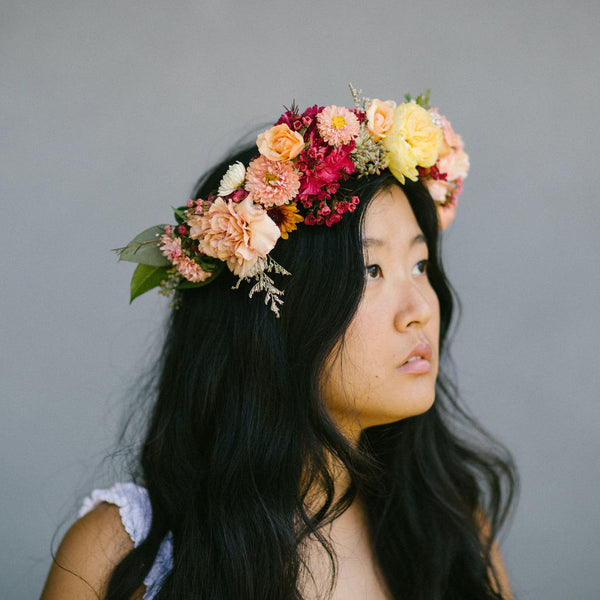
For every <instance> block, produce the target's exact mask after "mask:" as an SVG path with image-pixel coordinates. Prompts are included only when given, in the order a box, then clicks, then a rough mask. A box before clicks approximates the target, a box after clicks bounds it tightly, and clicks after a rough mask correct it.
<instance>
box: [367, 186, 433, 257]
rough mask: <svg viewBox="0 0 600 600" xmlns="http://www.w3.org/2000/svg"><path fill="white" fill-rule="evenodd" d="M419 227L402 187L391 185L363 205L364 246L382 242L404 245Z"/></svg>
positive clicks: (408, 242)
mask: <svg viewBox="0 0 600 600" xmlns="http://www.w3.org/2000/svg"><path fill="white" fill-rule="evenodd" d="M417 236H422V232H421V228H420V227H419V224H418V223H417V219H416V218H415V215H414V213H413V211H412V208H411V207H410V203H409V202H408V198H407V197H406V194H405V193H404V192H403V191H402V189H401V188H400V187H399V186H397V185H394V186H392V187H391V188H389V189H387V190H383V191H381V192H379V193H377V194H376V195H375V197H374V198H373V200H372V201H371V204H370V205H369V207H368V208H367V211H366V213H365V218H364V222H363V244H364V246H365V248H366V249H367V248H374V247H377V246H382V245H390V244H401V245H404V244H406V245H408V244H410V243H411V241H412V240H414V239H415V237H417Z"/></svg>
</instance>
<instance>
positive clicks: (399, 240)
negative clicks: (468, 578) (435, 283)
mask: <svg viewBox="0 0 600 600" xmlns="http://www.w3.org/2000/svg"><path fill="white" fill-rule="evenodd" d="M363 233H364V238H365V240H367V241H368V243H367V244H366V248H365V265H366V268H365V277H366V278H367V284H366V289H365V294H364V296H363V298H362V300H361V302H360V305H359V308H358V311H357V313H356V315H355V316H354V319H353V320H352V322H351V324H350V327H349V328H348V331H347V332H346V335H345V338H344V344H343V345H341V346H340V348H339V349H338V352H335V353H334V356H332V358H331V363H330V368H329V371H328V373H329V375H328V377H327V379H326V380H325V381H324V382H323V393H324V398H325V401H326V403H327V407H328V410H329V412H330V414H331V415H332V417H333V419H334V420H335V421H336V423H337V424H338V426H339V427H340V428H341V430H342V431H344V432H345V433H346V434H347V435H348V436H349V438H350V439H357V438H358V436H359V435H360V432H361V430H362V429H363V428H365V427H369V426H372V425H378V424H383V423H389V422H394V421H398V420H401V419H404V418H406V417H409V416H414V415H417V414H420V413H423V412H425V411H426V410H428V409H429V408H430V407H431V405H432V403H433V401H434V397H435V379H436V377H437V372H438V338H439V321H440V317H439V303H438V300H437V296H436V294H435V292H434V291H433V289H432V288H431V285H430V284H429V281H428V279H427V273H426V261H427V258H428V257H427V246H426V244H425V242H424V240H423V239H422V232H421V230H420V229H419V226H418V224H417V222H416V219H415V217H414V215H413V213H412V210H411V208H410V205H409V203H408V200H407V198H406V196H405V195H404V192H402V190H401V189H400V188H399V187H397V186H394V187H392V188H391V189H390V190H388V191H385V192H382V193H381V194H379V195H378V196H377V197H376V198H374V199H373V201H372V203H371V205H370V206H369V208H368V210H367V212H366V215H365V222H364V232H363ZM422 343H425V344H428V345H429V347H430V349H431V356H430V361H429V362H430V368H429V369H428V370H427V372H425V373H418V374H415V373H411V372H407V369H406V368H403V367H402V366H401V365H402V364H403V363H404V362H405V360H406V358H407V357H408V355H409V354H410V353H411V352H412V351H413V350H414V348H415V346H416V345H417V344H422ZM334 470H335V466H334ZM337 484H339V489H343V488H345V487H346V486H347V484H348V481H347V479H346V478H345V473H344V472H343V471H342V472H339V477H338V478H337V482H336V488H337V487H338V486H337ZM336 491H337V490H336ZM364 514H365V513H364V509H363V507H362V506H361V504H360V499H357V500H356V501H355V502H354V503H353V504H352V505H351V506H350V507H349V509H348V510H347V511H346V512H344V513H343V514H342V515H341V516H340V517H339V518H337V519H336V520H335V521H333V523H331V524H330V525H328V526H327V528H326V531H325V532H324V533H326V534H327V535H328V536H329V538H330V540H331V541H332V544H333V546H334V550H335V552H336V555H337V557H338V566H339V572H338V579H337V583H336V587H335V590H334V592H333V595H332V599H333V600H342V599H343V600H353V599H358V598H361V599H364V598H369V600H389V599H391V596H390V594H389V592H388V591H387V589H386V587H385V585H384V584H383V583H382V578H381V577H380V575H379V573H378V570H377V566H376V564H375V561H374V558H373V555H372V553H371V550H370V547H369V543H368V537H369V536H368V533H367V529H366V522H365V517H364ZM486 527H487V525H486V522H485V519H484V518H483V517H482V535H485V531H486ZM132 548H133V543H132V541H131V540H130V539H129V536H128V534H127V533H126V531H125V530H124V528H123V526H122V524H121V520H120V517H119V511H118V508H117V507H116V506H112V505H109V504H102V505H100V506H98V507H97V508H96V509H94V510H93V511H91V512H90V513H88V514H87V515H86V516H84V517H82V518H81V519H79V521H77V522H76V523H75V524H74V525H73V526H72V527H71V529H70V530H69V531H68V532H67V534H66V536H65V538H64V539H63V541H62V543H61V545H60V547H59V549H58V551H57V554H56V561H55V562H54V563H53V565H52V567H51V569H50V573H49V575H48V580H47V582H46V586H45V587H44V591H43V592H42V597H41V600H59V599H60V600H71V599H72V600H75V599H78V600H88V599H89V600H98V598H104V597H105V595H106V589H107V585H108V581H109V578H110V573H111V572H112V570H113V569H114V567H115V566H116V565H117V564H118V563H119V562H120V561H121V560H122V559H123V558H124V557H125V556H126V555H127V553H128V552H130V551H131V549H132ZM304 551H305V557H306V558H307V561H308V564H309V566H310V570H311V572H312V574H313V576H314V579H310V578H308V577H307V578H305V579H303V577H305V576H306V573H304V575H303V576H301V579H300V586H301V588H302V590H303V592H304V595H305V597H306V598H316V597H321V594H320V591H322V590H324V589H327V587H328V583H329V576H330V573H329V569H328V565H329V563H328V560H327V557H326V555H324V554H323V549H322V547H321V546H320V544H318V543H316V542H311V541H309V542H308V543H307V545H306V546H305V548H304ZM492 559H493V562H494V567H495V570H496V572H497V574H498V578H499V582H498V583H499V586H500V588H501V589H502V590H503V592H504V594H505V596H506V597H507V598H512V594H511V592H510V587H509V583H508V578H507V576H506V571H505V569H504V566H503V564H502V559H501V557H500V553H499V552H498V549H497V547H496V546H494V548H493V552H492ZM59 565H61V566H59ZM142 594H143V587H142V588H140V589H139V590H138V592H137V593H136V594H135V596H134V598H135V599H136V600H139V599H141V597H142Z"/></svg>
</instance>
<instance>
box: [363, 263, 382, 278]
mask: <svg viewBox="0 0 600 600" xmlns="http://www.w3.org/2000/svg"><path fill="white" fill-rule="evenodd" d="M381 275H382V272H381V267H380V266H379V265H368V266H366V267H365V278H366V279H377V277H381Z"/></svg>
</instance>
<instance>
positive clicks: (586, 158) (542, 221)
mask: <svg viewBox="0 0 600 600" xmlns="http://www.w3.org/2000/svg"><path fill="white" fill-rule="evenodd" d="M0 10H1V12H0V89H1V90H2V91H1V98H0V103H1V106H0V119H1V133H0V144H1V152H2V155H1V157H0V185H1V193H2V217H3V218H2V224H3V225H2V234H1V235H0V240H1V242H0V243H1V244H2V250H1V256H2V265H3V267H2V280H1V281H2V296H1V297H2V310H1V311H0V315H1V319H2V337H1V347H2V359H1V369H2V374H1V377H2V379H1V393H2V399H1V402H2V405H1V406H2V411H1V417H0V427H1V432H0V456H2V459H1V460H2V483H1V485H0V515H1V517H0V519H1V524H0V540H1V544H0V562H1V565H2V567H1V569H2V571H1V572H0V590H1V591H0V595H1V597H2V598H15V599H25V598H33V597H35V596H36V595H37V594H38V593H39V591H40V589H41V586H42V582H43V580H44V577H45V574H46V571H47V569H48V567H49V564H50V545H51V538H52V536H53V534H54V533H55V532H56V531H57V530H58V528H59V526H60V525H61V523H62V524H63V525H67V524H68V523H69V522H71V521H72V520H73V518H74V517H75V511H76V507H77V504H78V502H79V501H80V499H81V497H82V495H83V494H84V493H85V492H86V491H88V490H89V489H90V488H91V487H92V486H94V485H102V484H107V483H110V481H112V479H113V478H115V477H119V476H122V475H121V474H120V473H119V470H118V468H117V467H115V466H114V465H115V462H114V461H113V462H112V463H106V462H103V461H102V459H103V457H104V456H105V455H106V453H107V452H108V451H110V450H111V448H112V447H113V442H114V440H115V436H116V434H117V431H118V427H119V422H120V419H121V415H122V412H123V410H124V407H125V406H126V404H127V400H128V398H129V396H130V394H129V390H130V389H131V387H132V386H133V385H134V382H135V377H136V376H137V375H138V374H139V373H140V371H141V370H142V369H143V366H144V365H145V364H147V363H146V362H145V361H146V359H147V358H148V356H150V355H151V353H152V348H153V347H155V344H156V342H157V340H158V339H160V327H161V323H162V319H163V317H164V315H165V311H166V306H165V304H166V303H165V302H164V299H162V298H161V297H159V296H158V295H157V294H154V293H150V294H148V295H147V296H146V297H143V298H140V299H139V300H137V301H136V302H135V304H134V305H132V306H129V305H128V286H129V279H130V276H131V272H132V266H131V265H129V264H124V263H123V264H117V262H116V259H115V256H114V255H113V254H111V252H110V249H111V248H115V247H118V246H120V245H122V244H124V243H126V242H127V241H128V240H129V239H130V238H131V237H132V236H133V235H134V234H136V233H138V232H139V231H140V230H141V229H142V228H144V227H145V226H149V225H152V224H155V223H161V222H165V221H168V220H169V218H170V216H171V213H170V209H169V207H170V206H171V205H177V204H178V203H182V201H185V200H186V199H187V197H188V194H189V192H190V190H191V188H192V185H193V183H194V181H195V180H196V178H197V177H198V176H199V175H200V174H201V172H202V171H203V170H204V169H205V168H206V167H207V166H209V165H210V164H211V163H212V162H213V161H215V160H216V159H218V158H220V157H221V156H222V155H223V154H224V152H225V151H226V150H227V148H228V147H229V146H230V145H231V144H232V143H233V142H234V141H235V140H236V139H237V138H238V137H239V136H241V135H242V134H244V133H245V132H246V131H247V130H248V129H249V128H250V126H258V125H260V124H263V123H269V122H272V121H273V119H274V118H275V117H276V116H277V115H279V114H280V112H281V111H282V105H283V104H285V105H289V104H290V103H291V102H292V100H294V99H295V100H296V101H297V103H298V104H299V105H300V107H306V106H307V105H309V104H313V103H320V104H335V103H337V104H349V103H350V102H351V98H350V95H349V93H348V91H347V87H346V86H347V83H348V82H349V81H351V82H352V83H354V84H355V85H357V86H359V87H361V88H362V89H363V90H364V92H365V94H366V95H368V96H371V97H379V98H382V99H387V98H395V99H400V98H401V96H402V95H403V94H404V93H405V92H406V91H411V92H412V93H418V92H419V91H422V90H424V89H425V88H427V87H431V88H432V89H433V92H432V99H433V103H434V105H439V106H440V107H441V109H442V111H443V112H444V113H446V114H447V115H448V116H449V117H450V119H451V120H452V123H453V124H454V126H455V128H456V129H457V131H459V132H460V133H461V134H462V135H463V137H464V139H465V141H466V148H467V150H468V152H469V154H470V156H471V161H472V167H471V174H470V175H469V178H468V180H467V181H466V184H465V191H464V194H463V196H462V198H461V200H460V211H459V216H458V218H457V220H456V222H455V223H454V224H453V226H452V227H451V228H450V230H448V231H447V233H445V234H444V238H445V239H444V245H445V251H446V255H447V265H448V271H449V275H450V278H451V280H452V281H453V283H454V285H455V287H456V288H457V290H458V292H459V294H460V297H461V298H462V301H463V309H464V310H463V319H462V323H461V326H460V329H459V331H458V334H457V337H456V341H455V344H454V357H455V359H456V363H457V365H458V375H459V383H460V386H461V390H462V393H463V396H464V398H465V400H466V401H467V403H468V404H469V406H470V407H471V408H472V410H473V411H474V413H475V414H476V415H477V416H478V417H479V418H480V419H481V420H482V421H483V422H484V423H485V424H486V425H487V426H488V427H489V429H490V430H491V431H492V432H494V433H495V434H496V435H497V436H498V437H499V438H500V439H502V440H503V441H504V442H505V443H506V444H507V445H508V446H509V447H510V448H511V449H512V450H513V452H514V454H515V457H516V460H517V462H518V465H519V467H520V471H521V476H522V493H521V501H520V505H519V508H518V511H517V513H516V517H515V519H514V521H513V525H512V528H511V529H510V531H509V533H508V535H507V536H506V538H505V540H504V543H503V552H504V555H505V558H506V562H507V564H508V568H509V571H510V574H511V577H512V581H513V585H514V588H515V590H516V592H517V594H518V597H519V598H522V599H526V600H534V599H540V600H542V599H543V600H564V599H565V598H577V599H578V600H580V599H588V598H589V599H593V598H598V597H600V574H599V569H598V564H599V561H600V550H599V542H598V540H599V539H600V509H599V497H600V486H599V483H598V480H599V477H598V476H599V473H598V466H597V465H598V454H599V452H598V450H599V442H598V439H599V437H598V433H597V430H598V425H599V423H600V418H599V417H600V403H599V396H598V390H599V388H600V381H599V371H600V369H599V360H598V350H599V344H598V339H599V337H600V336H599V333H600V332H599V317H598V307H599V299H600V298H599V296H600V274H599V268H598V257H599V243H598V233H597V232H598V226H599V224H600V223H599V218H598V211H599V210H600V204H599V202H598V176H597V170H598V158H599V156H600V144H599V142H598V136H599V130H600V128H599V119H598V114H599V108H600V107H599V103H598V94H599V92H600V85H599V82H600V77H599V74H600V64H599V63H600V61H599V57H600V41H599V40H600V36H599V34H598V31H599V24H600V3H598V2H597V1H593V0H590V1H589V2H586V1H582V0H571V1H566V0H565V1H553V0H543V1H542V0H540V1H527V0H525V1H522V2H515V1H512V0H511V1H504V2H488V1H485V2H484V1H480V2H474V1H472V2H468V1H455V2H445V1H442V0H438V1H434V2H427V1H420V2H403V1H399V0H386V1H381V0H371V1H370V2H368V3H366V4H364V5H362V6H360V5H356V6H353V5H352V3H350V2H343V1H341V0H336V1H331V2H328V1H326V0H320V1H313V2H308V1H298V2H294V3H287V2H282V1H278V2H275V1H268V0H257V1H255V2H246V3H243V2H240V1H238V2H234V1H232V0H220V1H219V2H207V1H204V2H200V1H195V2H193V1H191V0H188V1H178V0H172V1H169V2H166V1H165V2H159V1H157V0H144V1H141V0H127V1H123V0H121V1H116V0H105V1H99V0H98V1H95V2H90V1H88V0H77V1H75V0H73V1H66V0H54V1H52V2H44V1H41V0H37V1H36V0H13V1H6V0H4V1H3V2H2V3H1V5H0ZM117 464H118V461H117ZM61 531H64V529H62V530H61Z"/></svg>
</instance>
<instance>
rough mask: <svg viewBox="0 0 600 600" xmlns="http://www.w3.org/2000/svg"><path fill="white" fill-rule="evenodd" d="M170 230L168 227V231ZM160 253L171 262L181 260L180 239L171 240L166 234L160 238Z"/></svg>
mask: <svg viewBox="0 0 600 600" xmlns="http://www.w3.org/2000/svg"><path fill="white" fill-rule="evenodd" d="M170 229H171V228H170V227H169V230H170ZM165 230H166V227H165ZM159 247H160V251H161V252H162V253H163V254H164V255H165V256H166V257H167V258H168V259H169V260H170V261H171V262H172V263H175V261H176V260H177V259H179V258H181V238H172V237H171V236H170V235H167V233H164V234H163V235H161V236H160V242H159Z"/></svg>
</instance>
